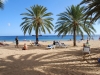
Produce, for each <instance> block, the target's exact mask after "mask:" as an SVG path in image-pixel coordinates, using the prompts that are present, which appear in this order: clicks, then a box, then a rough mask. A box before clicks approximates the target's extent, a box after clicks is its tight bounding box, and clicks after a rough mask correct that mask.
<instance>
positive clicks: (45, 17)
mask: <svg viewBox="0 0 100 75" xmlns="http://www.w3.org/2000/svg"><path fill="white" fill-rule="evenodd" d="M30 8H31V9H30V10H29V9H26V10H27V11H28V13H22V14H21V15H25V17H24V18H22V20H24V21H23V22H22V23H21V25H20V26H21V27H22V28H21V29H22V31H23V32H24V35H25V34H26V32H27V31H28V33H29V34H31V32H32V30H34V31H35V34H36V44H38V35H39V33H40V32H44V33H46V30H47V31H48V32H49V33H51V31H50V30H53V26H54V25H53V24H52V22H51V21H53V18H51V17H50V16H51V15H52V13H51V12H48V13H47V12H46V11H47V8H46V7H43V6H41V5H34V6H31V7H30Z"/></svg>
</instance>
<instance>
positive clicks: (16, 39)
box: [15, 36, 19, 48]
mask: <svg viewBox="0 0 100 75" xmlns="http://www.w3.org/2000/svg"><path fill="white" fill-rule="evenodd" d="M15 41H16V45H15V47H17V48H18V44H19V42H18V36H16V38H15Z"/></svg>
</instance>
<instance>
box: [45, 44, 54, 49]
mask: <svg viewBox="0 0 100 75" xmlns="http://www.w3.org/2000/svg"><path fill="white" fill-rule="evenodd" d="M46 48H47V49H55V46H54V45H48V47H46Z"/></svg>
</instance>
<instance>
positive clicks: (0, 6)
mask: <svg viewBox="0 0 100 75" xmlns="http://www.w3.org/2000/svg"><path fill="white" fill-rule="evenodd" d="M0 9H3V2H2V0H0Z"/></svg>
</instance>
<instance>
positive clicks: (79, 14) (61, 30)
mask: <svg viewBox="0 0 100 75" xmlns="http://www.w3.org/2000/svg"><path fill="white" fill-rule="evenodd" d="M83 9H84V7H80V6H78V5H77V6H74V5H72V6H71V7H68V8H66V11H65V12H63V13H60V14H59V15H58V16H59V18H58V22H57V23H56V24H57V25H56V26H55V29H56V30H55V32H58V36H60V35H62V36H65V35H66V34H72V35H73V45H74V46H76V35H81V36H83V34H84V33H83V31H85V32H86V33H87V34H88V35H91V33H94V31H95V29H94V27H93V26H92V25H90V23H89V19H88V20H86V23H85V24H84V20H85V19H84V17H83V14H84V11H83ZM89 25H90V26H89Z"/></svg>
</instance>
